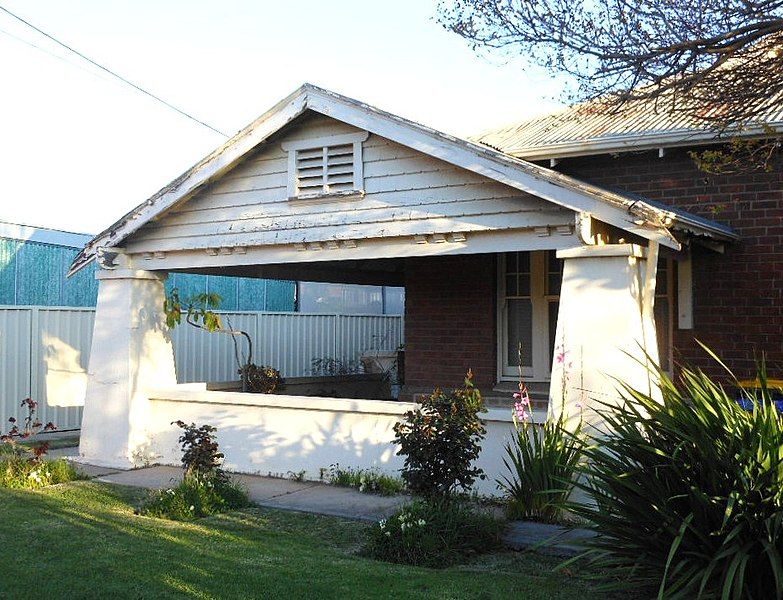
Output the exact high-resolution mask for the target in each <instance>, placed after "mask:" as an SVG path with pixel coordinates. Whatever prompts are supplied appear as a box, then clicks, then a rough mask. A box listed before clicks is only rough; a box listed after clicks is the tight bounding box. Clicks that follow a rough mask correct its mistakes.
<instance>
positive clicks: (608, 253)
mask: <svg viewBox="0 0 783 600" xmlns="http://www.w3.org/2000/svg"><path fill="white" fill-rule="evenodd" d="M612 256H630V257H633V258H645V257H646V256H647V248H644V247H642V246H639V245H637V244H606V245H604V246H581V247H578V248H568V249H566V250H558V252H557V258H599V257H612Z"/></svg>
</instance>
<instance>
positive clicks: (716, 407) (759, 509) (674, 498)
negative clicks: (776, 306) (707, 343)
mask: <svg viewBox="0 0 783 600" xmlns="http://www.w3.org/2000/svg"><path fill="white" fill-rule="evenodd" d="M710 354H711V355H712V356H713V358H714V359H715V360H717V361H718V362H719V363H720V361H719V359H718V358H717V357H716V356H715V355H714V354H712V353H711V352H710ZM720 364H721V365H722V363H720ZM723 366H724V368H725V365H723ZM726 370H727V372H729V371H728V369H726ZM653 374H654V375H655V376H656V377H657V379H658V381H659V382H660V390H661V397H662V400H660V399H656V398H654V397H652V396H651V395H650V394H649V393H647V392H642V391H639V390H635V389H632V388H630V387H628V386H622V392H623V394H624V397H625V400H626V401H625V403H623V404H621V405H619V406H609V405H603V406H602V407H601V408H600V409H599V411H598V412H599V413H600V415H601V416H602V417H603V419H604V421H605V423H606V428H605V431H604V432H602V433H601V434H600V438H599V437H598V434H596V436H595V437H594V438H593V439H591V443H590V444H589V445H588V446H586V447H585V449H584V450H583V451H584V454H585V456H586V457H587V459H588V460H587V461H586V463H585V464H584V466H583V467H582V468H581V471H582V473H583V474H584V478H583V479H581V480H579V482H578V483H577V485H578V486H579V487H580V488H581V489H582V490H584V492H586V494H585V495H586V496H587V499H585V500H583V501H581V502H574V503H572V504H571V505H570V506H569V509H570V510H571V511H573V512H574V513H576V514H577V515H579V516H581V517H582V518H584V519H585V520H587V521H588V522H589V523H590V524H591V525H590V526H591V527H592V528H593V529H594V530H595V532H596V533H597V534H598V537H596V538H595V539H592V540H590V541H588V542H587V543H588V546H589V550H588V552H587V556H588V557H589V558H590V560H591V561H592V562H593V563H594V565H595V566H597V567H599V568H600V571H601V572H603V573H605V574H607V575H608V576H609V579H607V580H606V582H605V586H606V587H607V588H612V587H618V586H625V585H628V586H633V587H634V588H649V590H650V591H651V595H653V596H654V595H655V594H656V593H657V597H658V598H674V599H678V598H688V599H690V598H722V599H739V598H748V599H761V598H783V567H782V566H781V564H782V563H781V557H782V556H783V418H781V415H780V414H779V413H778V411H777V410H776V407H775V405H774V402H773V398H772V394H773V392H772V390H770V388H769V386H768V384H767V373H766V367H765V365H764V362H763V360H762V361H761V362H760V363H759V364H758V381H757V383H758V389H757V390H755V391H753V390H747V389H742V387H741V386H739V382H738V381H737V380H736V378H735V377H734V376H733V375H731V374H730V372H729V374H730V378H731V382H732V384H731V385H730V386H729V387H725V386H724V385H721V384H720V383H718V382H717V381H715V380H714V379H712V378H710V377H709V376H708V375H707V374H705V373H704V372H703V371H701V370H700V369H693V368H688V367H685V368H683V369H682V370H681V374H680V376H679V378H678V381H677V382H675V381H673V380H672V379H671V378H670V377H669V376H668V375H667V373H666V372H664V371H663V370H662V369H660V368H655V369H654V373H653ZM743 398H744V399H745V400H749V401H751V403H752V404H751V406H752V409H751V410H750V411H748V410H745V409H743V408H742V407H741V406H740V404H739V403H738V399H743Z"/></svg>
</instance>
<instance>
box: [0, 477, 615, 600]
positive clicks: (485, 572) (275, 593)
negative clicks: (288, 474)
mask: <svg viewBox="0 0 783 600" xmlns="http://www.w3.org/2000/svg"><path fill="white" fill-rule="evenodd" d="M145 495H146V492H145V491H144V490H138V489H132V488H124V487H120V486H111V485H107V484H99V483H95V482H85V481H81V482H73V483H68V484H62V485H58V486H52V487H49V488H45V489H42V490H37V491H26V490H8V489H0V540H2V544H0V598H3V599H5V598H13V599H15V598H98V597H101V598H112V599H118V598H286V600H291V599H294V598H511V597H519V598H526V599H536V598H540V599H558V598H568V599H572V598H575V597H576V598H579V599H580V600H590V599H592V598H602V597H605V596H603V595H600V594H598V593H595V592H593V591H591V589H590V585H589V584H588V583H587V582H586V581H585V580H584V578H583V577H581V576H580V575H579V574H578V573H576V574H575V573H570V572H569V573H553V572H552V568H553V566H554V565H555V564H556V563H557V561H556V560H553V559H547V558H543V557H540V556H537V555H533V554H514V553H499V554H493V555H489V556H485V557H482V558H481V559H476V560H475V561H474V562H472V563H471V564H469V565H466V566H462V567H459V568H450V569H444V570H431V569H425V568H414V567H406V566H402V565H392V564H388V563H383V562H378V561H374V560H370V559H366V558H363V557H360V556H358V555H357V552H358V550H359V548H360V547H361V545H362V541H363V539H364V535H365V532H366V528H368V527H370V526H369V525H366V524H362V523H356V522H352V521H346V520H343V519H336V518H329V517H319V516H314V515H305V514H300V513H289V512H281V511H272V510H265V509H260V508H252V509H245V510H242V511H236V512H232V513H226V514H222V515H218V516H213V517H208V518H205V519H202V520H200V521H197V522H194V523H183V522H174V521H165V520H162V519H155V518H151V517H142V516H137V515H134V514H133V509H134V506H137V505H138V504H139V503H140V502H141V500H142V499H143V498H144V497H145Z"/></svg>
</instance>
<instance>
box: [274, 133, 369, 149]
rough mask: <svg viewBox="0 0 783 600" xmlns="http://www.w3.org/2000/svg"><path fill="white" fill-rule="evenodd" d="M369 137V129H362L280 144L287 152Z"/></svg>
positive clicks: (356, 140) (352, 141) (347, 142)
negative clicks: (356, 131) (355, 131)
mask: <svg viewBox="0 0 783 600" xmlns="http://www.w3.org/2000/svg"><path fill="white" fill-rule="evenodd" d="M368 137H370V132H369V131H361V132H359V133H346V134H343V135H329V136H324V137H317V138H309V139H303V140H292V141H290V142H283V143H282V144H280V146H281V147H282V148H283V150H285V151H286V152H289V151H291V150H314V149H315V148H324V147H328V146H343V145H345V144H354V143H356V142H364V141H365V140H366V139H367V138H368Z"/></svg>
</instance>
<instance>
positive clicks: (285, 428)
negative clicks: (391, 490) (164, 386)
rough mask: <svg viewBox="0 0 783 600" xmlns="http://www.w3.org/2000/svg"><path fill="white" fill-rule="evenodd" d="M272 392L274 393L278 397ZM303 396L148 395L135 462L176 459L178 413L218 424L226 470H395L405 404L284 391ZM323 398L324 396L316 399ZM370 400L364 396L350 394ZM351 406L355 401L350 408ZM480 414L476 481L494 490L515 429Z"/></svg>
mask: <svg viewBox="0 0 783 600" xmlns="http://www.w3.org/2000/svg"><path fill="white" fill-rule="evenodd" d="M277 398H280V396H278V397H277ZM299 400H302V402H303V403H304V402H307V403H308V406H307V407H304V406H303V407H302V408H301V409H299V408H290V407H278V406H258V405H255V406H243V405H240V404H232V405H222V404H221V405H218V404H212V403H207V402H194V401H168V400H152V401H151V404H152V413H151V418H150V421H149V424H150V427H149V429H148V432H147V442H146V444H145V446H144V448H143V449H142V451H140V455H142V454H143V455H144V456H143V459H142V460H141V461H140V464H144V463H154V462H161V463H164V464H172V465H177V464H179V463H180V460H181V456H182V453H181V449H180V447H179V444H178V442H177V438H178V437H179V435H180V429H179V428H178V427H176V426H174V425H172V424H171V423H172V422H173V421H176V420H178V419H181V420H183V421H185V422H186V423H195V424H197V425H204V424H209V425H212V426H214V427H217V439H218V442H219V444H220V448H221V451H222V452H223V453H224V454H225V456H226V460H225V466H226V468H227V469H228V470H231V471H238V472H243V473H252V474H259V475H273V476H286V475H290V474H291V473H296V474H299V473H301V472H302V471H304V478H305V479H309V480H318V479H320V478H321V476H322V472H323V469H328V468H329V466H331V465H333V464H335V463H339V464H340V465H341V466H343V467H352V468H361V469H370V468H376V469H378V470H379V471H382V472H385V473H387V474H389V475H393V476H398V475H399V471H400V469H401V468H402V467H403V464H404V458H403V457H401V456H397V450H398V449H399V448H398V446H396V445H395V444H393V443H392V440H393V439H394V430H393V428H394V424H395V423H397V422H398V421H399V420H400V418H401V417H402V414H403V412H404V411H405V410H407V409H408V408H409V407H410V406H411V405H410V404H407V403H405V404H402V403H400V404H397V403H393V402H389V403H388V404H389V405H392V406H393V405H396V406H398V407H399V411H396V410H395V411H394V412H392V413H391V414H373V413H368V412H338V411H337V410H334V409H328V408H326V407H325V409H323V410H319V409H318V408H314V407H313V406H312V403H313V402H316V403H317V402H318V399H314V398H309V399H305V398H301V399H299V398H296V397H291V402H292V403H294V402H297V401H299ZM323 402H324V403H329V402H330V400H329V399H325V400H323ZM355 402H356V403H357V404H359V403H370V402H372V401H368V400H356V401H355ZM357 408H358V407H357ZM500 412H502V415H499V414H497V413H496V414H494V416H492V417H489V415H487V417H489V418H487V420H486V426H487V435H486V438H485V439H484V441H483V442H482V452H481V455H480V456H479V459H478V461H477V463H476V464H477V466H479V467H481V468H482V469H484V471H485V472H486V474H487V479H486V480H485V481H481V482H477V486H476V489H477V491H478V492H480V493H482V494H497V487H496V484H495V480H496V479H497V478H498V477H500V476H501V475H502V471H503V469H504V467H503V457H504V444H505V443H506V442H507V441H509V440H510V439H511V438H512V436H513V435H514V428H513V424H512V421H511V410H510V408H509V411H508V412H507V413H506V412H505V411H500Z"/></svg>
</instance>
